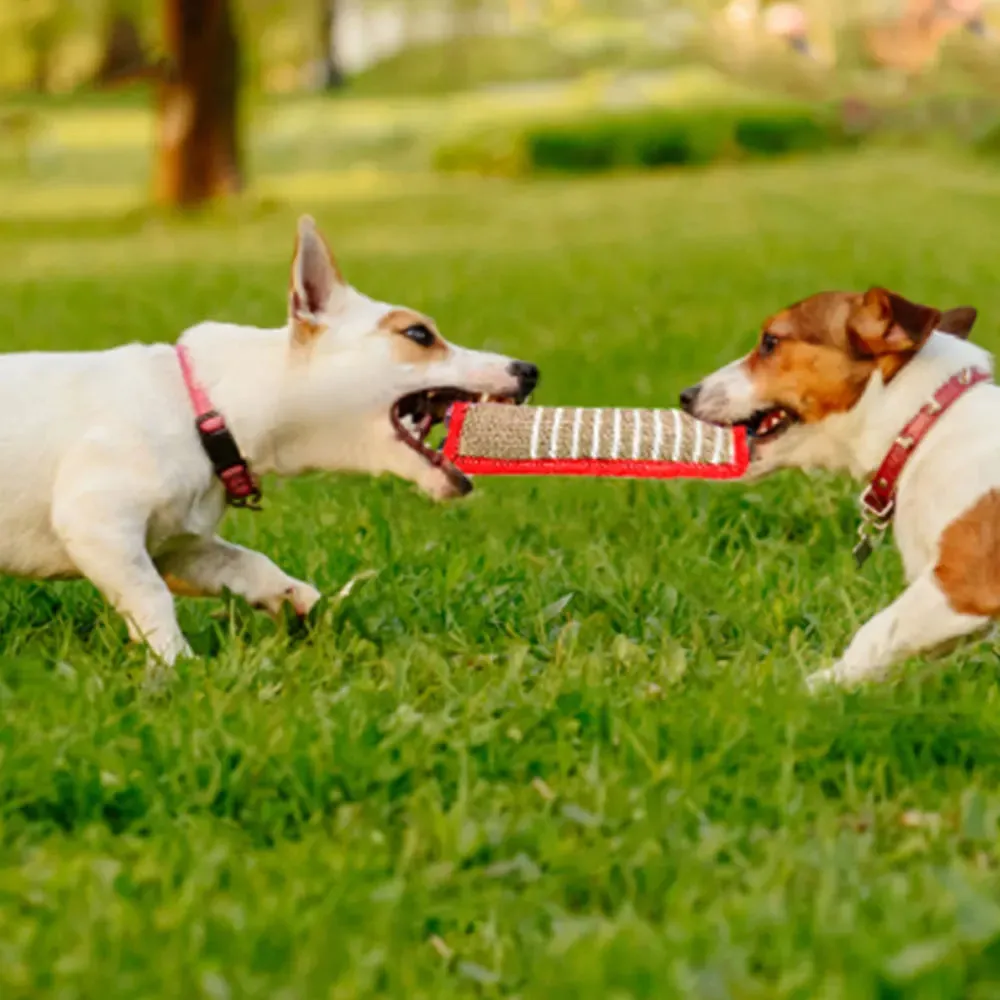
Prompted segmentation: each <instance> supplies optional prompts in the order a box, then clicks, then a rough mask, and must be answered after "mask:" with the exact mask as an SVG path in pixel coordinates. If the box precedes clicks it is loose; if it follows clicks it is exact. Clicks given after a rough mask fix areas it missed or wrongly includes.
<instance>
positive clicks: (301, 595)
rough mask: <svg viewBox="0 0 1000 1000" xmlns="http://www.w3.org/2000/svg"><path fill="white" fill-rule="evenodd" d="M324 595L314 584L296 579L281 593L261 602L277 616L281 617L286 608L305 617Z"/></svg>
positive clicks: (299, 616)
mask: <svg viewBox="0 0 1000 1000" xmlns="http://www.w3.org/2000/svg"><path fill="white" fill-rule="evenodd" d="M322 596H323V595H322V594H321V593H320V592H319V591H318V590H317V589H316V588H315V587H314V586H313V585H312V584H310V583H303V582H302V581H301V580H296V581H294V582H293V583H292V584H290V585H289V586H287V587H285V589H284V590H282V591H281V593H279V594H275V595H274V596H273V597H268V598H266V599H265V600H263V601H261V602H260V604H261V606H262V607H263V608H265V610H267V612H268V613H269V614H271V615H273V616H275V617H279V616H280V615H281V614H283V613H284V612H285V611H286V610H291V611H292V612H293V613H294V614H295V616H296V617H298V618H300V619H305V618H307V617H308V616H309V612H310V611H312V609H313V608H314V607H315V606H316V604H317V603H318V602H319V600H320V598H321V597H322Z"/></svg>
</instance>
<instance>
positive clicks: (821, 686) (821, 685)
mask: <svg viewBox="0 0 1000 1000" xmlns="http://www.w3.org/2000/svg"><path fill="white" fill-rule="evenodd" d="M854 683H855V681H854V679H853V678H852V677H851V676H850V675H849V674H848V673H847V671H845V670H844V668H843V665H842V664H840V663H837V664H835V665H834V666H832V667H827V668H826V669H825V670H817V671H815V672H814V673H811V674H809V676H808V677H806V679H805V685H806V690H807V691H808V692H809V693H810V694H819V693H820V692H821V691H828V690H830V689H831V688H846V687H851V686H852V685H853V684H854Z"/></svg>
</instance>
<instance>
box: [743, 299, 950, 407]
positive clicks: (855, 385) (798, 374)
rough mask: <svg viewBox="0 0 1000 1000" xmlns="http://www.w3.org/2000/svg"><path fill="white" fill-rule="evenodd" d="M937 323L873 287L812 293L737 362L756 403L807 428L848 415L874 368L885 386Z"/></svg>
mask: <svg viewBox="0 0 1000 1000" xmlns="http://www.w3.org/2000/svg"><path fill="white" fill-rule="evenodd" d="M940 318H941V314H940V313H939V312H938V311H937V310H936V309H931V308H929V307H928V306H921V305H918V304H916V303H914V302H910V301H908V300H907V299H904V298H903V297H902V296H899V295H896V294H894V293H893V292H887V291H885V290H884V289H881V288H873V289H870V290H869V291H868V292H866V293H865V294H864V295H860V294H858V293H854V292H820V293H819V294H818V295H813V296H810V298H808V299H803V300H802V301H801V302H796V303H795V304H794V305H792V306H789V307H788V308H787V309H783V310H782V311H781V312H779V313H777V314H775V315H774V316H772V317H771V318H770V319H768V320H767V322H766V323H765V324H764V327H763V334H762V338H761V344H760V345H759V346H758V348H757V350H756V351H754V352H753V353H752V354H750V355H749V356H748V357H747V359H746V361H745V364H746V367H747V371H748V373H749V375H750V378H751V379H752V380H753V382H754V385H755V387H756V389H757V394H758V396H759V397H760V398H761V399H765V400H767V401H768V403H769V404H772V405H775V406H783V407H785V408H786V409H790V410H794V411H795V413H797V414H798V416H799V417H800V418H801V419H802V420H803V421H804V422H805V423H814V422H816V421H818V420H822V419H823V418H824V417H827V416H829V415H830V414H832V413H843V412H846V411H847V410H850V409H851V408H852V407H853V406H854V405H855V404H856V403H857V402H858V400H859V399H860V398H861V396H862V394H863V393H864V391H865V386H866V385H867V384H868V380H869V379H870V378H871V376H872V375H873V374H874V372H875V370H876V369H878V370H879V371H881V373H882V379H883V381H885V382H889V381H891V380H892V379H893V378H894V377H895V375H896V374H897V373H898V372H899V371H900V369H901V368H902V367H903V366H904V365H905V364H906V362H907V361H908V360H909V359H910V358H912V357H913V356H914V354H916V352H917V350H919V348H920V347H921V345H922V344H923V343H924V341H925V340H926V339H927V337H929V336H930V334H931V332H932V331H933V330H934V328H935V325H936V324H937V323H938V321H939V320H940ZM769 338H773V339H774V340H775V341H776V345H775V346H773V348H772V349H770V350H768V349H767V347H768V344H767V341H768V340H769Z"/></svg>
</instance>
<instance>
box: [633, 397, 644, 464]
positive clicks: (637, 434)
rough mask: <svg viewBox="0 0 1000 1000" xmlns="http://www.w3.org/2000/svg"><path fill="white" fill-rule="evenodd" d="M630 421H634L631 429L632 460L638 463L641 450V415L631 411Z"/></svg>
mask: <svg viewBox="0 0 1000 1000" xmlns="http://www.w3.org/2000/svg"><path fill="white" fill-rule="evenodd" d="M632 419H633V420H634V421H635V427H634V428H633V429H632V458H633V459H634V460H635V461H636V462H638V461H639V453H640V451H641V450H642V414H641V413H640V412H639V411H638V410H633V411H632Z"/></svg>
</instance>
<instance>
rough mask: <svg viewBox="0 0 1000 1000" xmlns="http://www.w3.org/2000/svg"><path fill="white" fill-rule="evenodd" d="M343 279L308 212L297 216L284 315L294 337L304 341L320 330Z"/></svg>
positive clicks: (333, 305)
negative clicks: (322, 320)
mask: <svg viewBox="0 0 1000 1000" xmlns="http://www.w3.org/2000/svg"><path fill="white" fill-rule="evenodd" d="M343 288H344V279H343V276H342V275H341V273H340V268H338V267H337V262H336V260H334V258H333V254H331V253H330V249H329V247H327V245H326V242H325V240H324V239H323V237H322V236H321V235H320V233H319V230H318V229H317V228H316V222H315V220H314V219H313V218H312V216H310V215H303V216H302V218H301V219H299V230H298V236H297V238H296V240H295V257H294V258H293V260H292V277H291V283H290V287H289V291H288V314H289V318H290V319H291V322H292V330H293V333H294V334H295V338H296V339H297V340H303V341H304V340H308V339H309V338H310V337H311V336H313V335H314V334H316V333H318V332H319V331H320V330H321V329H322V326H323V324H322V322H321V317H322V315H323V313H324V312H330V311H332V310H333V309H334V308H335V307H336V298H337V294H338V293H339V292H340V291H342V290H343Z"/></svg>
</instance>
